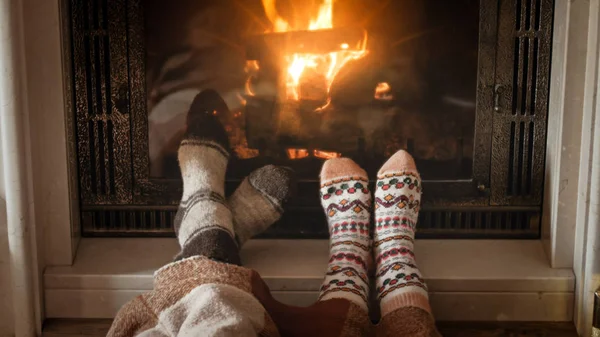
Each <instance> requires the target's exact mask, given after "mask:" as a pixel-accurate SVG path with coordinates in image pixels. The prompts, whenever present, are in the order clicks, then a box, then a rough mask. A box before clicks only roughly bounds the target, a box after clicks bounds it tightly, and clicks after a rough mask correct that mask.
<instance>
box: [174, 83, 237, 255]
mask: <svg viewBox="0 0 600 337" xmlns="http://www.w3.org/2000/svg"><path fill="white" fill-rule="evenodd" d="M224 109H226V106H225V105H224V102H222V100H221V98H220V96H219V95H218V94H217V93H216V92H214V91H210V90H207V91H203V92H201V93H200V94H198V96H196V98H195V99H194V101H193V102H192V105H191V107H190V111H189V113H188V120H187V131H186V134H185V136H184V139H183V141H182V142H181V145H180V147H179V151H178V159H179V166H180V168H181V175H182V179H183V196H182V197H181V203H180V205H179V209H178V210H177V214H176V215H175V223H174V225H175V232H176V234H177V239H178V240H179V244H180V245H181V253H180V254H179V255H178V256H177V259H182V258H186V257H190V256H195V255H204V256H207V257H209V258H211V259H213V260H218V261H222V262H227V263H232V264H240V258H239V249H238V246H237V244H236V242H235V240H234V232H233V220H232V215H231V211H230V210H229V207H228V205H227V202H226V201H225V198H224V192H225V191H224V189H225V171H226V169H227V162H228V160H229V152H228V148H229V142H228V138H227V133H226V132H225V130H224V129H223V126H222V125H221V123H220V122H219V120H218V118H217V116H218V114H219V113H227V111H223V110H224Z"/></svg>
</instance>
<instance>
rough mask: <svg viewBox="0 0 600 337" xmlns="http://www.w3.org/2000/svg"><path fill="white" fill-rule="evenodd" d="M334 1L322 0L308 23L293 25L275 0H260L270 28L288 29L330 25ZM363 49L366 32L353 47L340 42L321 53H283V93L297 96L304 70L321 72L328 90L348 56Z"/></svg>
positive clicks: (356, 56) (353, 57)
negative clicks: (285, 68)
mask: <svg viewBox="0 0 600 337" xmlns="http://www.w3.org/2000/svg"><path fill="white" fill-rule="evenodd" d="M333 1H334V0H323V3H322V4H321V6H320V7H319V11H318V13H317V15H316V16H315V17H313V18H311V20H309V24H308V27H292V26H291V25H290V24H289V23H288V22H287V21H286V20H285V19H283V18H282V17H281V16H279V13H278V12H277V8H276V2H277V0H262V4H263V7H264V9H265V13H266V15H267V18H268V19H269V20H270V21H271V23H272V25H273V29H272V31H273V32H288V31H296V30H319V29H330V28H333ZM366 53H367V51H366V36H365V39H364V41H362V42H361V43H358V45H357V46H356V48H355V49H354V50H351V49H350V46H349V45H348V43H342V44H341V45H340V50H338V51H334V52H331V53H324V54H304V53H293V54H290V55H286V57H285V61H286V63H287V77H286V97H287V98H288V99H293V100H298V99H299V98H300V95H299V85H300V79H301V77H302V75H303V74H305V71H307V70H310V71H311V72H313V73H317V74H321V75H324V77H325V79H326V80H327V90H329V88H330V86H331V83H332V82H333V79H334V77H335V75H336V74H337V73H338V72H339V70H340V69H341V68H342V67H343V66H344V65H345V64H346V63H347V62H348V61H350V60H356V59H359V58H361V57H363V56H364V55H365V54H366Z"/></svg>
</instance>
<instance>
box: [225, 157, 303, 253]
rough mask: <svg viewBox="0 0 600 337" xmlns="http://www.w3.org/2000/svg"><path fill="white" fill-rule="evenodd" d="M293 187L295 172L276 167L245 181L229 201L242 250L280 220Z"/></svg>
mask: <svg viewBox="0 0 600 337" xmlns="http://www.w3.org/2000/svg"><path fill="white" fill-rule="evenodd" d="M294 187H295V176H294V172H293V171H292V170H291V169H289V168H285V167H278V166H273V165H268V166H265V167H262V168H259V169H258V170H256V171H254V172H252V173H251V174H250V175H249V176H248V177H247V178H246V179H244V181H243V182H242V183H241V184H240V186H239V187H238V188H237V189H236V190H235V192H234V193H233V194H232V195H231V197H230V198H229V205H230V206H231V212H232V213H233V228H234V230H235V235H236V238H237V242H238V244H239V246H240V247H241V246H242V245H243V244H244V243H245V242H246V241H248V239H250V238H251V237H253V236H254V235H256V234H259V233H261V232H263V231H264V230H265V229H267V228H268V227H269V226H271V225H272V224H274V223H275V222H276V221H277V220H279V218H281V215H282V214H283V205H284V203H285V202H286V201H287V200H288V198H289V197H290V195H291V194H292V191H293V190H294Z"/></svg>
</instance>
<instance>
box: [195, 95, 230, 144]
mask: <svg viewBox="0 0 600 337" xmlns="http://www.w3.org/2000/svg"><path fill="white" fill-rule="evenodd" d="M228 114H229V108H228V107H227V104H226V103H225V101H224V100H223V98H221V96H220V95H219V94H218V93H217V92H216V91H214V90H204V91H202V92H200V93H199V94H198V95H196V97H195V98H194V100H193V101H192V104H191V105H190V110H189V112H188V115H187V121H186V123H187V130H186V134H185V136H184V141H185V140H188V139H192V140H203V141H210V142H214V143H217V144H219V145H220V146H221V147H223V148H224V149H226V150H228V149H229V137H228V136H227V132H226V131H225V128H224V127H223V125H222V124H221V122H220V121H219V116H220V115H228Z"/></svg>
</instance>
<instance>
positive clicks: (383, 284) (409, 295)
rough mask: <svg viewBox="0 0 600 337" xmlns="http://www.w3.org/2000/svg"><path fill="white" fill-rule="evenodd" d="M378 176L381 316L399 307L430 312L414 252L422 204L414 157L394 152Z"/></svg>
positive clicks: (376, 248) (377, 252) (376, 242)
mask: <svg viewBox="0 0 600 337" xmlns="http://www.w3.org/2000/svg"><path fill="white" fill-rule="evenodd" d="M377 179H378V180H377V187H376V189H375V223H374V226H375V232H374V238H373V239H374V242H373V245H374V251H375V262H376V264H377V271H376V279H375V283H376V290H377V291H376V293H377V297H378V300H379V301H380V308H381V316H382V317H383V316H385V315H386V314H388V313H390V312H392V311H394V310H396V309H398V308H402V307H419V308H421V309H424V310H426V311H428V312H431V309H430V307H429V300H428V296H427V287H426V286H425V283H424V281H423V278H422V277H421V272H420V271H419V269H418V268H417V265H416V263H415V255H414V252H413V244H414V238H415V228H416V224H417V218H418V216H419V206H420V203H421V178H420V177H419V173H418V171H417V168H416V165H415V161H414V159H413V158H412V156H411V155H410V154H408V153H407V152H406V151H403V150H400V151H398V152H396V154H394V155H393V156H392V157H391V158H390V159H389V160H388V161H387V162H386V163H385V164H384V165H383V167H382V168H381V169H380V170H379V173H378V176H377Z"/></svg>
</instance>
